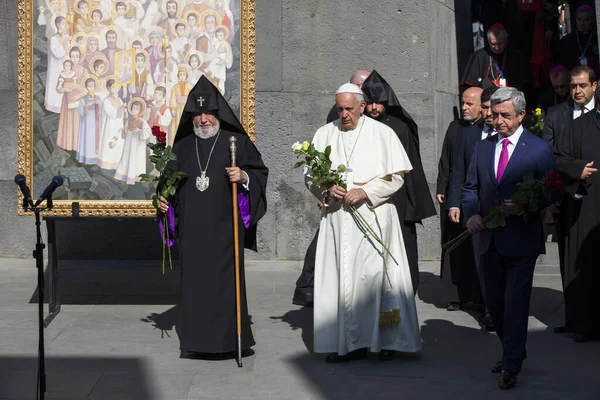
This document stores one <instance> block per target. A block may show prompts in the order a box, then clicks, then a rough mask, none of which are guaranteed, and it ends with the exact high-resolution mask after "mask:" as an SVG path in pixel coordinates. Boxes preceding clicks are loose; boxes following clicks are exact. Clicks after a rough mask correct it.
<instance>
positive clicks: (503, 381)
mask: <svg viewBox="0 0 600 400" xmlns="http://www.w3.org/2000/svg"><path fill="white" fill-rule="evenodd" d="M498 386H499V387H500V389H501V390H508V389H512V388H514V387H515V386H517V374H513V373H512V372H508V371H502V373H501V374H500V382H499V383H498Z"/></svg>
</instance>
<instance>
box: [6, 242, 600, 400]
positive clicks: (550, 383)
mask: <svg viewBox="0 0 600 400" xmlns="http://www.w3.org/2000/svg"><path fill="white" fill-rule="evenodd" d="M553 263H554V257H553V255H552V254H551V255H550V256H548V257H546V258H545V259H544V260H542V265H539V266H538V268H537V271H536V276H535V288H534V291H533V298H532V307H531V317H530V325H529V329H530V334H529V346H528V352H529V359H528V360H527V361H526V362H525V368H524V370H523V372H522V373H521V375H520V376H519V385H518V387H517V388H516V389H514V390H512V391H510V392H508V393H506V392H501V391H499V390H498V389H497V375H493V374H491V373H490V372H489V366H490V365H491V364H492V363H493V362H494V361H496V360H497V359H498V358H499V354H500V346H499V343H498V340H497V338H496V337H495V336H494V335H493V334H488V333H486V332H483V331H481V330H480V329H479V326H478V324H477V322H476V321H475V319H474V318H473V317H472V316H471V315H470V314H469V313H467V312H461V311H459V312H447V311H445V310H444V309H443V305H444V304H445V303H446V302H447V301H448V300H452V290H451V287H450V286H449V285H448V283H447V282H446V281H445V280H442V281H440V279H439V263H438V262H424V263H422V265H421V268H422V273H421V282H422V286H421V289H420V292H419V302H418V310H419V318H420V323H421V336H422V340H423V351H422V353H421V355H420V357H418V358H411V357H400V358H398V359H397V360H394V361H391V362H379V361H378V360H376V358H371V359H369V360H366V361H360V362H354V363H349V364H345V365H329V364H326V363H325V362H324V360H323V356H320V355H313V354H311V353H310V349H311V348H312V344H311V341H312V319H311V310H309V309H302V308H300V307H297V306H293V305H292V304H291V294H292V291H293V288H294V282H295V279H296V277H297V274H298V271H299V269H300V264H299V263H297V262H286V261H279V262H273V261H258V260H255V261H251V262H249V265H248V272H247V280H248V292H249V302H250V311H251V314H252V320H253V330H254V334H255V338H256V340H257V342H258V344H257V346H256V347H255V350H256V355H254V356H252V357H250V358H247V359H245V364H244V367H243V368H242V369H239V368H237V366H236V364H235V362H234V361H221V362H214V361H213V362H209V361H194V360H183V359H179V351H178V347H179V342H178V337H177V333H176V326H175V325H176V318H175V315H176V313H177V309H176V308H175V307H174V306H173V304H175V299H176V297H177V286H178V276H179V274H178V271H173V272H168V273H167V274H166V275H165V276H161V274H160V271H159V270H160V267H159V265H158V264H156V263H148V262H141V263H140V262H109V261H93V262H92V261H77V262H75V261H69V262H63V263H62V264H61V270H60V276H61V281H60V283H61V288H60V290H61V296H62V300H63V309H62V311H61V313H60V314H59V315H58V317H57V318H56V319H55V320H54V321H53V322H52V324H51V325H50V326H49V327H48V328H47V329H46V331H45V334H46V356H47V379H48V391H47V394H46V398H47V399H69V400H71V399H73V400H79V399H93V400H96V399H110V400H121V399H123V400H125V399H126V400H137V399H143V400H159V399H160V400H162V399H165V400H182V399H223V400H229V399H238V398H243V399H261V400H263V399H327V400H329V399H331V400H333V399H369V398H379V397H380V398H412V399H416V398H418V399H486V400H494V399H507V398H510V399H561V400H564V399H578V400H580V399H598V398H600V343H586V344H577V343H574V342H573V341H572V340H570V339H569V338H568V337H566V336H561V335H555V334H553V333H552V332H551V328H552V327H553V326H555V325H556V324H557V323H559V322H560V320H561V315H562V294H561V292H560V278H559V275H558V267H556V266H555V265H552V264H553ZM0 274H2V278H1V279H0V304H1V305H2V306H1V308H0V343H1V347H0V399H1V400H6V399H33V398H35V383H36V367H37V364H36V363H37V343H38V336H37V313H36V310H37V304H36V303H35V286H36V270H35V267H34V262H33V260H13V259H3V260H0ZM549 327H550V328H549ZM207 329H210V327H207ZM384 396H385V397H384Z"/></svg>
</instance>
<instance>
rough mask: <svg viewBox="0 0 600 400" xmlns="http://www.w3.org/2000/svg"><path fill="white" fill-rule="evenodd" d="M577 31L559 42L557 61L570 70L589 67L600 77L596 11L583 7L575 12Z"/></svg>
mask: <svg viewBox="0 0 600 400" xmlns="http://www.w3.org/2000/svg"><path fill="white" fill-rule="evenodd" d="M575 25H576V29H573V31H572V32H571V33H569V34H567V35H565V36H564V37H563V38H562V39H560V41H559V42H558V49H557V51H556V57H555V61H556V63H557V64H562V65H564V66H565V67H567V68H568V69H573V68H575V67H577V66H580V65H587V66H588V67H590V68H591V69H593V70H594V72H595V73H596V75H600V64H599V63H598V35H597V33H596V29H595V28H596V18H594V9H593V8H592V7H590V6H589V5H582V6H580V7H579V8H577V11H576V12H575Z"/></svg>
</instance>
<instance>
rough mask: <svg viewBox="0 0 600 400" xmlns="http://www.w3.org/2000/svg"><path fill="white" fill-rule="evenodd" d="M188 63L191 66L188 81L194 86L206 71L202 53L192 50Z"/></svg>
mask: <svg viewBox="0 0 600 400" xmlns="http://www.w3.org/2000/svg"><path fill="white" fill-rule="evenodd" d="M188 65H189V66H190V76H189V77H188V82H189V84H190V85H192V87H194V86H196V83H198V81H199V80H200V77H201V76H202V75H204V71H203V70H202V55H201V54H200V53H199V52H197V51H194V50H192V52H191V53H190V54H189V56H188Z"/></svg>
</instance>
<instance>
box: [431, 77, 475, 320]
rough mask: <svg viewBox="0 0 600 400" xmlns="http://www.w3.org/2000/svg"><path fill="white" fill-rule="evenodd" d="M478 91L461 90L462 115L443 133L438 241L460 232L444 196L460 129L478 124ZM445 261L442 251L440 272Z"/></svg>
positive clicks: (451, 307)
mask: <svg viewBox="0 0 600 400" xmlns="http://www.w3.org/2000/svg"><path fill="white" fill-rule="evenodd" d="M481 92H482V89H481V88H478V87H472V88H469V89H467V90H465V91H464V92H463V94H462V97H461V108H462V116H463V118H462V119H458V120H454V121H452V122H450V125H449V126H448V130H447V131H446V135H445V136H444V144H443V145H442V152H441V154H440V160H439V162H438V175H437V188H436V192H435V193H436V195H435V198H436V200H437V202H438V204H439V205H440V231H441V235H440V236H441V244H444V243H446V242H448V241H449V240H451V239H452V238H453V237H454V236H456V235H458V234H460V231H461V228H460V226H458V225H455V224H452V223H450V221H449V220H448V214H447V213H446V197H447V196H448V188H449V185H450V173H451V172H452V165H453V160H454V158H455V157H456V156H457V155H458V148H459V147H460V141H461V137H462V136H461V135H462V130H463V129H464V128H466V127H468V126H471V125H474V124H478V123H479V121H480V120H481ZM445 261H448V262H449V264H452V261H451V260H447V259H446V258H445V257H444V254H442V258H441V267H442V268H441V270H442V273H443V271H444V264H445ZM458 267H459V266H458ZM450 268H452V265H450ZM446 309H447V310H448V311H456V310H460V304H459V303H456V302H451V303H449V304H448V306H447V307H446Z"/></svg>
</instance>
